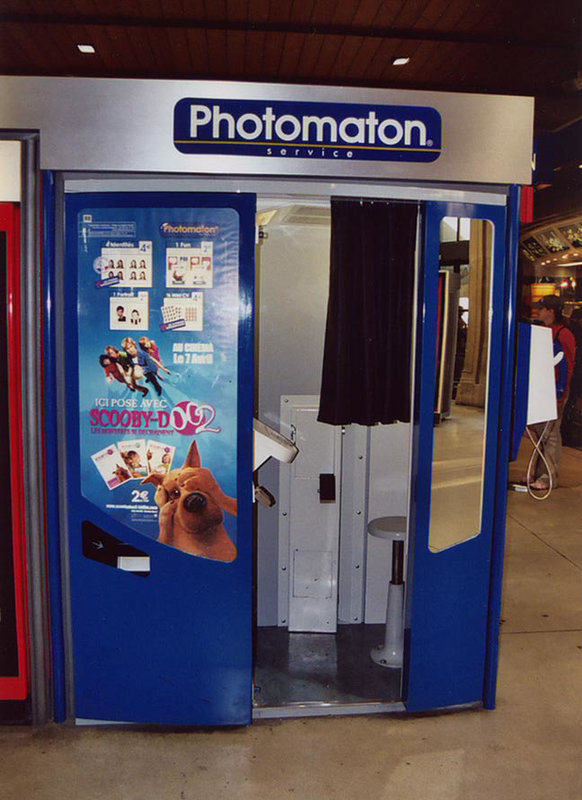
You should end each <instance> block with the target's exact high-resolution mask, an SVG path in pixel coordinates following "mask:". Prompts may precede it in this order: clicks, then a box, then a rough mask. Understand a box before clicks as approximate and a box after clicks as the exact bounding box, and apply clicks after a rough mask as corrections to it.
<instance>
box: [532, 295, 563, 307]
mask: <svg viewBox="0 0 582 800" xmlns="http://www.w3.org/2000/svg"><path fill="white" fill-rule="evenodd" d="M563 307H564V303H563V302H562V298H561V297H558V295H557V294H547V295H546V296H545V297H542V298H541V299H540V300H538V302H537V303H534V308H547V309H548V311H561V310H562V308H563Z"/></svg>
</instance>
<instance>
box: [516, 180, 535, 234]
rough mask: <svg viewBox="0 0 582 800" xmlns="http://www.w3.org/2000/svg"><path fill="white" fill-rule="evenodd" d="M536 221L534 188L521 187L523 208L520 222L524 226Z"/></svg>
mask: <svg viewBox="0 0 582 800" xmlns="http://www.w3.org/2000/svg"><path fill="white" fill-rule="evenodd" d="M533 219H534V188H533V186H522V187H521V207H520V213H519V221H520V222H521V223H522V225H525V224H526V223H528V222H533Z"/></svg>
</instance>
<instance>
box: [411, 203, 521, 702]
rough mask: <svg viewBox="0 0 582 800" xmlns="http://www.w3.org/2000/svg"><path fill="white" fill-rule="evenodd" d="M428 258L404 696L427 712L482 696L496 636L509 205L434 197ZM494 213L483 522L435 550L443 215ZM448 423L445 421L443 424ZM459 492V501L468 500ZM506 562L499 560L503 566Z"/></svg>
mask: <svg viewBox="0 0 582 800" xmlns="http://www.w3.org/2000/svg"><path fill="white" fill-rule="evenodd" d="M425 214H426V216H425V240H424V259H423V260H424V265H423V274H422V276H421V279H420V283H421V286H420V309H421V310H420V309H419V322H418V331H417V359H419V362H418V363H419V368H418V369H417V378H416V384H415V419H414V443H413V472H414V474H415V475H416V478H415V483H414V486H413V492H412V498H411V510H410V529H411V542H410V547H409V559H408V563H409V568H408V576H407V577H408V585H407V608H406V623H405V624H406V645H407V646H406V653H405V677H404V701H405V703H406V706H407V708H408V710H410V711H423V710H429V709H435V708H442V707H446V706H453V705H461V704H466V703H478V702H482V701H483V698H484V682H485V664H486V661H487V653H488V649H489V648H490V646H491V642H490V641H489V640H488V635H489V630H490V628H489V621H490V620H489V615H490V587H491V580H492V575H491V570H492V557H491V554H492V550H493V547H494V542H495V541H496V540H498V539H499V537H500V536H501V537H502V536H503V529H502V526H501V525H500V521H499V519H498V517H497V516H496V511H495V509H496V502H498V500H497V498H498V495H499V487H498V486H497V484H498V482H499V481H500V480H504V478H503V475H501V474H499V472H498V458H499V437H500V434H501V433H502V432H501V431H500V421H501V420H502V419H505V414H504V412H503V408H502V403H503V402H506V399H504V398H503V391H502V390H503V388H504V387H503V385H502V370H501V361H502V347H503V343H504V341H505V338H504V336H505V328H506V325H507V315H506V291H505V271H506V259H505V247H506V209H505V207H502V206H499V207H498V206H481V205H465V204H456V203H455V204H452V203H427V204H426V211H425ZM445 216H456V217H472V218H475V219H488V220H490V221H491V222H493V224H494V230H495V232H494V245H493V270H494V276H493V294H492V306H493V316H492V320H491V330H490V356H489V359H490V360H489V382H488V397H487V431H486V447H485V463H484V479H483V486H484V494H483V507H482V520H481V523H482V524H481V530H480V532H479V534H478V535H477V536H475V537H474V538H472V539H469V540H467V541H465V542H463V543H460V544H458V545H456V546H453V547H451V548H448V549H446V550H442V551H440V552H432V551H430V550H429V521H430V501H431V471H432V448H433V417H434V413H433V412H434V396H435V369H436V366H435V365H436V350H437V345H436V330H437V314H438V294H437V293H438V269H439V244H440V225H441V221H442V219H443V217H445ZM445 424H446V423H445ZM462 502H463V498H462V494H461V493H460V494H459V504H461V505H462ZM500 568H501V567H500V565H499V564H497V565H496V569H497V570H499V569H500Z"/></svg>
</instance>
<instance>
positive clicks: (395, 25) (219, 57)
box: [0, 0, 582, 130]
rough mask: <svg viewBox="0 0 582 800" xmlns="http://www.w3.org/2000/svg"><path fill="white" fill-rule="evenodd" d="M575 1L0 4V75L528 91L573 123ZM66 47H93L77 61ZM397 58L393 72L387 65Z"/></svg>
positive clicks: (542, 124) (579, 111) (547, 119)
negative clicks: (405, 60)
mask: <svg viewBox="0 0 582 800" xmlns="http://www.w3.org/2000/svg"><path fill="white" fill-rule="evenodd" d="M581 9H582V4H581V3H580V0H553V2H550V1H549V0H528V2H524V0H384V2H382V0H191V1H190V2H188V0H121V1H120V0H51V2H47V1H46V0H2V2H1V3H0V74H7V75H74V76H87V77H120V78H138V77H141V78H170V79H175V78H180V79H194V78H201V79H229V80H251V81H268V82H277V83H304V84H309V83H312V84H334V85H345V86H374V87H387V88H409V89H435V90H443V91H463V92H488V93H500V94H526V95H534V96H536V98H537V99H538V102H537V104H536V105H537V119H536V122H537V127H538V129H544V130H552V129H555V128H558V127H560V126H562V125H564V124H566V123H567V122H570V121H572V120H573V119H575V118H577V117H580V116H581V115H582V101H581V94H582V92H581V89H582V73H580V72H579V69H580V41H581V37H580V20H581V16H582V14H581ZM78 44H91V45H93V46H94V48H95V50H96V52H95V53H94V54H92V55H83V54H82V53H80V52H79V50H78V49H77V45H78ZM396 56H407V57H409V58H410V62H409V63H408V64H406V65H405V66H403V67H397V66H393V65H392V59H393V58H394V57H396Z"/></svg>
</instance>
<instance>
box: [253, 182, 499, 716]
mask: <svg viewBox="0 0 582 800" xmlns="http://www.w3.org/2000/svg"><path fill="white" fill-rule="evenodd" d="M257 222H258V225H259V230H260V239H259V244H258V246H257V255H256V312H255V325H256V370H257V380H256V398H255V402H256V416H258V418H259V419H260V420H261V421H263V422H265V423H267V424H268V425H270V426H271V427H273V428H275V429H276V430H277V431H280V432H281V433H282V434H283V435H284V436H286V437H288V438H289V439H290V440H291V441H292V442H293V443H294V444H295V445H296V446H297V448H298V451H299V452H298V455H297V456H296V458H295V460H294V461H293V462H292V463H284V462H280V461H277V460H276V459H269V460H268V461H267V462H266V463H265V464H264V466H262V467H261V468H260V469H259V470H258V473H257V477H256V480H257V483H258V484H260V485H261V486H262V487H265V488H266V489H267V490H268V492H269V493H270V494H272V495H274V497H275V498H276V502H275V504H274V505H271V506H269V505H264V504H261V503H257V513H256V536H257V547H256V554H257V563H256V640H255V645H256V646H255V653H256V666H255V681H254V705H255V715H256V716H260V715H261V710H262V709H265V710H268V708H269V707H274V708H277V707H284V706H293V705H294V704H318V703H321V704H338V705H342V704H354V703H359V704H362V703H364V704H365V703H381V704H390V703H397V702H398V701H399V700H400V699H401V697H402V688H401V679H402V671H401V668H400V667H401V653H400V662H399V659H398V657H396V659H393V660H392V662H391V663H390V664H385V663H377V660H373V659H372V658H371V652H372V651H373V649H374V647H377V646H378V645H381V644H382V643H383V641H384V637H385V628H384V626H385V623H386V620H387V600H388V594H389V586H390V579H391V574H392V567H393V564H392V553H393V548H391V547H390V542H388V541H383V540H382V538H378V536H375V535H372V534H371V533H370V532H369V528H368V526H369V524H370V522H373V521H374V520H377V519H378V518H383V517H390V518H394V517H396V518H400V519H402V520H403V521H404V529H406V522H407V519H408V516H409V507H410V502H411V498H410V487H411V460H412V455H411V454H412V447H413V426H412V424H411V423H410V422H395V423H394V424H375V425H370V426H364V425H358V424H347V425H340V426H335V425H330V424H327V423H324V422H318V411H319V393H320V387H321V375H322V359H323V352H324V340H325V331H326V315H327V309H328V296H329V279H330V278H329V276H330V223H331V214H330V203H329V200H328V199H322V200H319V201H317V202H314V201H313V198H310V197H294V198H291V199H287V200H286V201H281V200H278V199H277V198H275V197H273V198H269V197H260V196H259V198H258V217H257ZM419 225H420V223H419ZM418 241H419V239H418V238H417V242H418ZM492 245H493V226H492V224H491V223H490V222H488V221H484V220H470V219H459V218H453V217H450V218H445V219H444V220H443V222H442V224H441V243H440V271H439V272H440V274H439V296H440V300H439V304H440V306H441V308H440V313H439V323H438V325H439V330H438V331H434V338H435V339H436V340H437V343H438V348H437V381H436V384H437V386H436V392H435V417H434V421H435V427H434V454H433V469H432V487H431V517H430V542H429V547H430V549H431V550H433V551H435V552H436V551H438V550H442V549H444V548H447V547H452V546H454V545H455V544H458V543H459V542H462V541H464V540H466V539H468V538H472V537H473V536H476V535H477V534H478V533H479V529H480V520H481V507H482V489H483V477H482V476H483V464H484V449H485V448H484V443H485V431H486V420H485V409H486V405H487V402H486V401H487V373H488V366H487V365H488V325H489V311H490V304H491V283H492V279H491V275H492V270H491V265H492ZM417 250H418V245H417ZM416 265H417V268H416V272H417V275H416V279H415V284H416V288H418V281H419V277H418V275H419V273H420V270H419V268H418V265H419V258H418V257H417V258H416ZM357 279H358V276H357V274H355V273H354V280H357ZM414 305H415V307H416V300H415V303H414ZM413 318H414V317H413ZM345 322H346V324H349V320H347V321H345ZM385 324H386V325H387V326H390V324H391V320H390V319H389V318H386V320H385ZM411 334H412V336H413V338H414V335H415V331H414V330H413V331H412V332H411ZM411 352H412V353H413V354H414V347H413V348H412V350H411ZM413 360H414V359H413ZM411 367H412V368H411V370H410V375H411V380H413V379H414V368H413V365H411ZM411 397H414V393H413V392H411ZM413 418H414V410H413V409H411V416H410V419H413ZM326 475H333V489H332V491H331V493H330V492H329V488H328V487H327V486H326V484H325V482H324V481H323V479H322V476H326ZM461 497H462V502H460V501H461ZM404 539H405V543H404V551H405V553H406V549H407V540H408V535H407V534H406V535H405V536H404ZM391 591H394V589H392V588H391ZM398 624H399V625H401V626H402V625H403V624H404V623H403V620H402V616H400V617H399V623H398ZM266 713H267V712H266Z"/></svg>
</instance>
